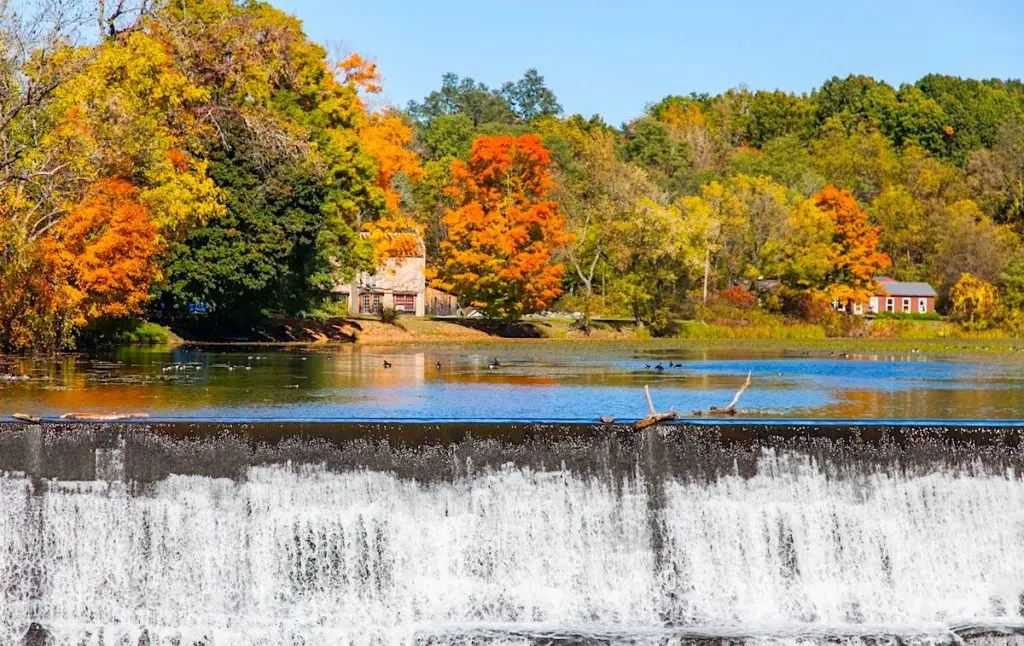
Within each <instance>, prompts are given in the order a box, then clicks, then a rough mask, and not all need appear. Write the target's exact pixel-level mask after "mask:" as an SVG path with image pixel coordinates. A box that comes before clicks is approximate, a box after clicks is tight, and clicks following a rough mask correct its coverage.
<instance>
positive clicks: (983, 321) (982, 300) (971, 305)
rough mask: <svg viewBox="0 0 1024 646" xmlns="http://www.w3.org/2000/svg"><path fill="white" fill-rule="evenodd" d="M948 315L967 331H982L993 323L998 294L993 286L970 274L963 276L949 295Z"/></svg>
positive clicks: (996, 312) (995, 315)
mask: <svg viewBox="0 0 1024 646" xmlns="http://www.w3.org/2000/svg"><path fill="white" fill-rule="evenodd" d="M949 300H950V305H951V307H950V311H949V315H950V318H952V319H953V320H954V321H957V322H958V323H960V324H961V325H963V326H964V327H965V328H967V329H971V330H984V329H986V328H988V327H990V326H991V325H993V324H994V323H995V320H996V318H997V314H998V311H999V294H998V292H996V288H995V286H993V285H992V283H989V282H988V281H984V280H982V279H980V278H977V277H975V276H973V275H971V274H963V275H961V276H960V280H958V281H957V282H956V285H954V286H953V289H952V290H951V291H950V293H949Z"/></svg>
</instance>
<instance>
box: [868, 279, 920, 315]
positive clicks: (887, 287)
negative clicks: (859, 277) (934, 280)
mask: <svg viewBox="0 0 1024 646" xmlns="http://www.w3.org/2000/svg"><path fill="white" fill-rule="evenodd" d="M875 282H877V283H878V287H879V289H878V292H879V293H878V294H876V295H875V296H872V297H871V299H870V300H869V301H868V309H869V310H870V311H871V312H872V313H874V314H878V313H879V312H906V313H912V314H928V313H931V312H934V311H935V297H936V295H937V294H936V293H935V290H934V289H932V286H931V285H929V284H928V283H905V282H901V281H898V280H893V279H892V278H889V277H888V276H878V277H876V278H875Z"/></svg>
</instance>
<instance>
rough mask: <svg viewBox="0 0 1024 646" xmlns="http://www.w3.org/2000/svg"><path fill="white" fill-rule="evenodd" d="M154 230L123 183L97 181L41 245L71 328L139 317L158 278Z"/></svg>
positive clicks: (135, 195) (157, 243) (131, 190)
mask: <svg viewBox="0 0 1024 646" xmlns="http://www.w3.org/2000/svg"><path fill="white" fill-rule="evenodd" d="M159 246H160V236H159V234H158V231H157V227H156V225H155V224H153V222H152V221H151V220H150V218H149V215H148V214H147V212H146V209H145V208H144V207H143V206H142V204H140V202H139V192H138V189H136V188H135V186H133V185H132V184H130V183H129V182H126V181H124V180H120V179H105V180H102V181H99V182H97V183H96V184H95V185H93V186H92V188H91V189H90V190H89V192H88V194H87V195H86V197H85V199H83V200H82V202H81V203H79V204H78V205H77V206H76V207H75V208H74V209H72V210H71V212H70V213H69V214H68V216H67V217H66V218H64V219H63V220H62V221H61V222H60V223H59V224H58V225H57V226H56V227H54V229H53V230H52V232H51V235H50V236H49V237H47V238H46V239H45V240H44V241H43V248H44V251H45V254H46V257H47V260H48V264H49V265H50V266H51V267H52V268H53V272H54V274H55V275H56V276H57V277H58V278H59V279H60V280H61V282H62V284H63V285H64V287H63V289H64V295H63V297H64V301H65V303H66V305H67V306H68V307H69V308H70V310H71V311H72V312H73V321H74V323H75V324H76V325H79V326H81V325H85V324H87V323H90V322H92V321H96V320H99V319H105V318H125V317H130V316H134V315H137V314H141V313H142V311H143V306H144V305H145V303H146V300H147V299H148V297H149V288H150V286H151V285H152V284H153V283H154V282H155V281H158V280H159V279H160V277H161V274H160V267H159V265H158V264H157V262H156V254H157V251H158V250H159Z"/></svg>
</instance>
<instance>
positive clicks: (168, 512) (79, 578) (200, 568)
mask: <svg viewBox="0 0 1024 646" xmlns="http://www.w3.org/2000/svg"><path fill="white" fill-rule="evenodd" d="M662 485H663V492H662V494H659V496H655V495H654V494H653V490H652V489H651V486H652V483H645V482H644V481H643V478H642V477H640V476H639V475H636V476H632V477H629V478H626V479H625V480H624V481H623V482H613V481H609V479H602V478H598V477H582V476H578V475H574V474H572V473H570V472H568V471H556V472H535V471H530V470H526V469H522V468H518V467H514V466H512V465H509V466H506V467H505V468H504V469H502V470H499V471H490V472H487V473H480V474H477V475H473V476H467V477H464V478H462V479H458V480H456V481H455V482H434V483H429V484H427V483H417V482H413V481H410V480H403V479H400V478H398V477H395V476H392V475H389V474H385V473H379V472H372V471H352V472H347V473H333V472H328V471H326V470H324V469H320V468H313V467H306V466H303V467H294V468H293V467H291V466H287V465H282V466H277V467H260V468H252V469H250V470H249V471H248V473H247V474H246V477H245V478H244V479H243V480H242V481H241V482H234V481H230V480H222V479H212V478H205V477H184V476H173V477H171V478H168V479H166V480H164V481H162V482H160V483H157V484H155V485H153V486H152V487H151V488H150V489H148V490H147V491H146V493H145V494H142V495H130V494H129V493H128V492H127V491H126V488H125V486H124V485H122V484H120V483H111V484H108V483H105V482H90V483H59V482H50V483H44V484H43V485H42V487H41V489H40V490H39V491H33V488H32V486H31V484H30V482H29V481H28V480H27V479H25V478H24V477H19V476H17V475H12V476H8V477H6V478H2V479H0V573H2V574H3V583H4V587H3V589H2V592H0V600H2V602H3V603H2V606H0V638H2V639H3V642H4V643H11V642H15V641H16V640H17V639H20V637H21V635H22V634H23V633H24V631H25V627H26V626H27V625H28V624H29V623H30V622H33V621H36V622H39V623H41V624H43V625H44V626H45V627H46V628H47V629H48V630H49V631H50V632H51V635H52V636H53V637H54V638H55V639H56V640H57V642H58V643H62V644H76V645H77V644H88V645H97V646H98V645H99V644H105V645H106V644H121V643H123V644H132V645H133V646H134V645H135V644H137V643H139V639H140V636H141V635H142V634H143V630H145V631H146V635H147V636H148V640H149V643H150V644H158V643H159V644H171V643H179V644H192V643H194V642H195V641H197V640H204V641H202V643H207V644H218V645H219V644H246V645H248V644H252V645H257V644H258V645H271V644H273V645H277V644H309V645H313V644H317V645H319V644H344V643H355V644H392V643H396V644H404V643H416V642H417V640H420V641H426V642H429V643H452V642H455V641H458V636H460V635H462V636H464V637H465V636H468V637H466V639H467V640H468V641H467V642H466V643H468V642H469V641H472V638H474V637H473V636H476V637H475V638H479V639H482V638H483V637H486V636H487V635H505V636H506V639H505V641H508V642H511V643H517V639H518V638H517V637H516V635H519V636H523V635H527V636H528V635H542V634H543V635H557V634H560V633H571V634H577V635H588V634H589V635H605V636H608V635H620V636H628V635H633V636H635V637H637V638H640V637H643V636H645V635H647V636H651V638H652V639H655V640H657V639H660V638H663V637H664V636H665V635H666V634H670V633H671V631H684V632H685V631H693V632H695V633H702V632H707V633H711V634H736V635H765V636H772V635H775V636H779V635H791V636H795V637H793V638H794V639H798V640H799V637H800V635H804V636H811V637H813V636H814V635H819V634H830V633H840V634H846V635H857V634H858V633H860V632H863V633H873V632H875V633H885V632H898V633H901V634H912V633H917V632H920V633H922V634H929V635H933V636H936V639H938V640H940V641H941V639H942V635H943V631H944V630H946V629H947V627H948V626H953V625H957V624H961V623H966V624H987V623H996V624H1001V625H1017V624H1020V623H1021V621H1022V617H1021V613H1022V609H1021V604H1022V603H1024V600H1022V597H1021V595H1022V593H1024V481H1022V480H1021V478H1020V476H1019V475H1018V474H1015V473H1001V474H990V473H985V472H983V471H982V470H981V469H977V470H972V471H970V472H967V471H956V472H954V471H949V470H946V471H932V472H930V473H927V474H924V475H916V476H912V475H902V474H899V473H885V472H878V473H875V474H873V475H855V474H854V473H852V472H851V473H850V474H847V475H844V476H842V477H838V476H836V475H835V474H828V473H826V471H825V470H823V469H820V468H818V466H816V465H815V464H814V463H813V462H812V461H810V460H809V459H808V458H806V457H803V456H800V455H797V454H787V453H780V454H776V453H775V452H771V451H766V452H765V453H764V455H763V456H762V458H761V460H760V464H759V473H758V475H756V476H754V477H752V478H743V477H740V476H738V475H736V476H722V477H719V478H717V479H716V480H715V481H713V482H711V483H704V482H681V481H670V482H667V483H662ZM658 497H661V498H663V502H661V503H659V504H658V505H653V504H652V500H654V499H656V498H658ZM652 516H653V517H654V518H655V519H656V522H651V519H652ZM655 534H658V536H657V537H655ZM655 543H658V544H660V545H661V547H660V549H659V550H656V549H655V548H654V547H653V545H654V544H655ZM119 640H121V641H119ZM431 640H433V641H431ZM518 641H522V640H518ZM487 643H496V642H492V641H489V642H487ZM497 643H504V641H502V640H498V642H497Z"/></svg>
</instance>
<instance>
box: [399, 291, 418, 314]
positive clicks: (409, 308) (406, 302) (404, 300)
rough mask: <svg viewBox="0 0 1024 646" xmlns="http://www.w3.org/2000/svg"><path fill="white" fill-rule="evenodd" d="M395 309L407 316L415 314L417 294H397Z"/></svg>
mask: <svg viewBox="0 0 1024 646" xmlns="http://www.w3.org/2000/svg"><path fill="white" fill-rule="evenodd" d="M395 309H396V310H398V311H399V312H405V313H406V314H415V313H416V294H395Z"/></svg>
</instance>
